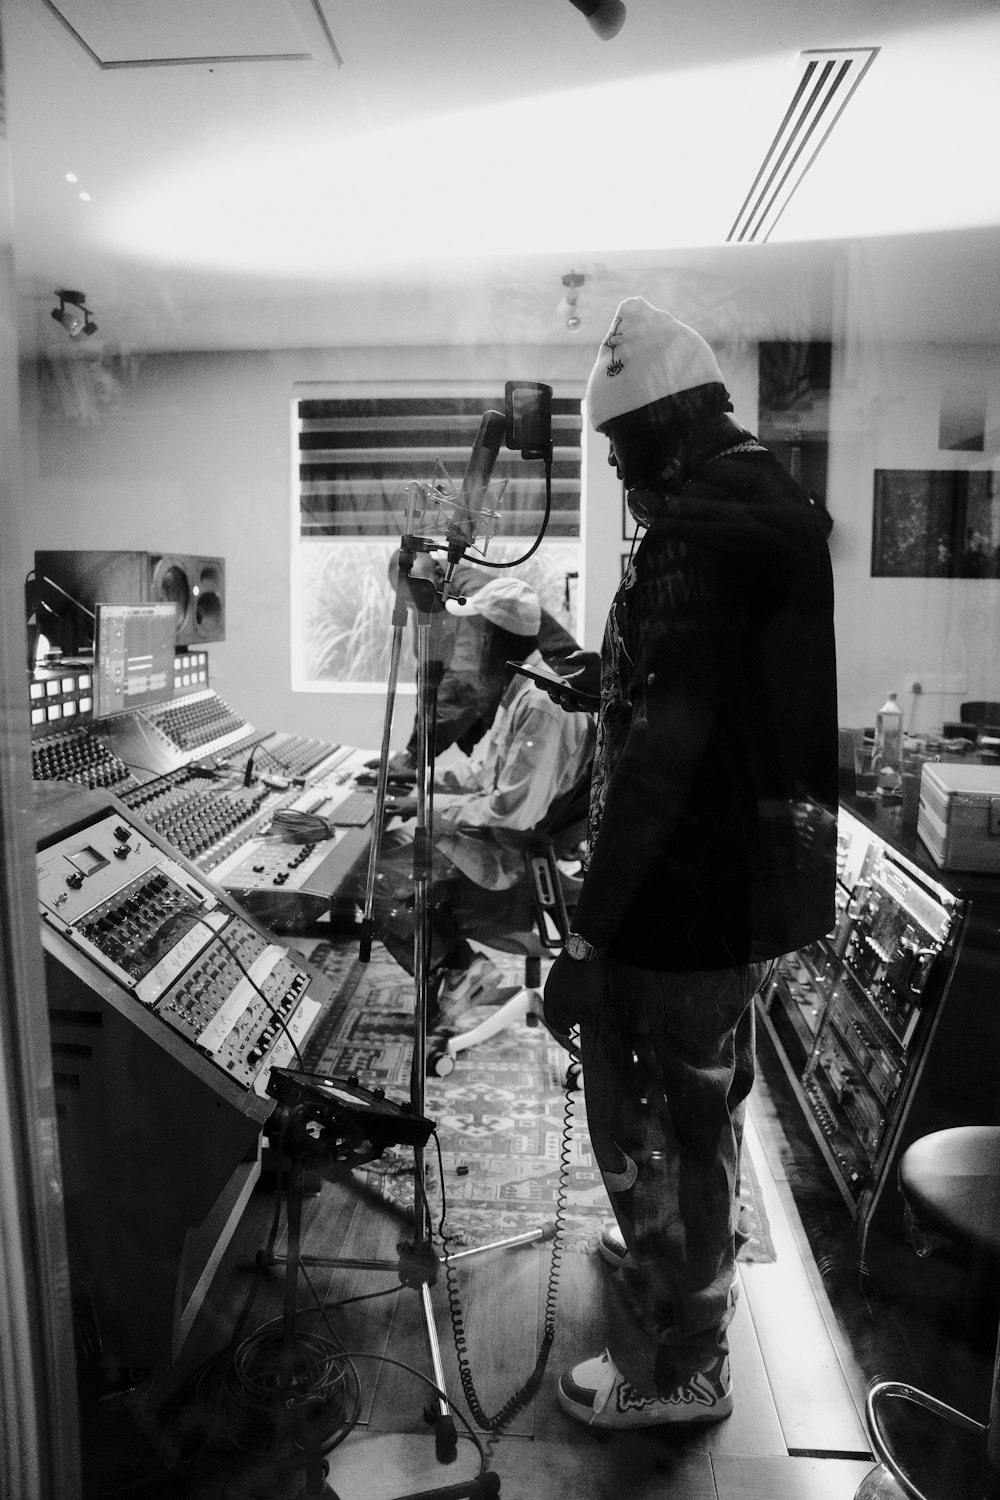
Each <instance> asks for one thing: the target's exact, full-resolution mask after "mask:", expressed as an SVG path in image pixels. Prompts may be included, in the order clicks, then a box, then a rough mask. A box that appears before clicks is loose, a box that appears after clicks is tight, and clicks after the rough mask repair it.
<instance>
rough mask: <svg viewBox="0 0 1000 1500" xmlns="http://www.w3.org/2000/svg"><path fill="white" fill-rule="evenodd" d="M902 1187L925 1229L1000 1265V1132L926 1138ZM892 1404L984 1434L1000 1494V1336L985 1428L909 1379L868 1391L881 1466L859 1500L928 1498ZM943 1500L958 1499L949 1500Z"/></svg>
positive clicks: (869, 1421) (982, 1129) (904, 1165)
mask: <svg viewBox="0 0 1000 1500" xmlns="http://www.w3.org/2000/svg"><path fill="white" fill-rule="evenodd" d="M899 1186H900V1190H901V1191H902V1193H903V1196H904V1198H905V1199H906V1202H907V1204H908V1206H909V1208H910V1209H911V1210H912V1212H913V1214H914V1216H915V1218H916V1221H917V1223H918V1225H920V1226H921V1228H925V1229H926V1230H929V1231H932V1232H934V1233H935V1234H938V1235H942V1236H944V1237H945V1238H946V1239H950V1240H952V1241H958V1242H960V1243H961V1244H963V1245H967V1246H969V1247H970V1248H972V1249H973V1250H975V1251H976V1252H978V1253H979V1254H980V1255H985V1256H987V1257H989V1258H991V1259H992V1260H993V1262H994V1263H995V1264H998V1263H1000V1127H998V1126H992V1125H965V1126H957V1127H955V1128H953V1129H950V1130H938V1131H935V1132H934V1133H933V1134H931V1135H925V1136H922V1137H921V1138H920V1140H917V1141H914V1142H913V1144H912V1145H911V1146H909V1147H907V1149H906V1150H905V1151H904V1152H903V1155H902V1157H901V1158H900V1162H899ZM893 1399H896V1400H901V1401H906V1402H908V1403H910V1404H911V1405H914V1406H917V1407H919V1408H921V1410H923V1411H926V1412H929V1413H931V1414H932V1415H933V1416H934V1417H937V1418H939V1419H940V1420H941V1421H943V1422H945V1423H947V1424H948V1425H950V1426H952V1427H957V1428H961V1429H962V1430H964V1431H966V1432H971V1433H975V1434H977V1435H978V1436H979V1437H980V1438H981V1439H982V1440H983V1444H984V1454H985V1458H986V1461H987V1465H988V1469H989V1474H990V1479H991V1487H990V1489H989V1492H988V1493H989V1495H991V1496H995V1495H997V1494H1000V1337H998V1341H997V1352H996V1358H995V1360H994V1365H993V1379H992V1384H991V1388H990V1407H989V1416H988V1419H987V1421H986V1422H979V1421H976V1420H975V1418H973V1417H969V1416H967V1415H966V1414H965V1413H964V1412H960V1411H956V1410H955V1408H954V1407H952V1406H947V1405H945V1403H944V1402H943V1401H939V1400H938V1399H937V1397H935V1396H931V1395H928V1393H927V1392H926V1391H921V1390H918V1389H917V1388H916V1387H915V1386H912V1385H908V1384H906V1383H905V1382H903V1381H897V1380H879V1381H876V1382H874V1383H873V1384H872V1385H871V1386H870V1387H869V1390H868V1396H867V1400H866V1403H865V1425H866V1427H867V1429H868V1436H869V1439H870V1441H871V1445H872V1452H873V1453H874V1454H875V1455H876V1457H877V1458H878V1459H879V1460H880V1463H879V1466H878V1467H877V1468H875V1469H873V1470H872V1471H871V1473H870V1474H868V1475H866V1476H865V1478H864V1479H863V1480H862V1481H861V1486H860V1488H859V1489H858V1490H857V1491H856V1492H855V1497H854V1500H904V1497H905V1500H928V1497H927V1496H926V1495H925V1494H924V1492H923V1490H921V1489H919V1488H918V1486H917V1484H916V1482H915V1481H914V1480H913V1479H912V1478H910V1477H909V1476H908V1475H907V1474H906V1473H905V1472H904V1471H903V1469H902V1467H901V1465H900V1462H899V1459H898V1457H897V1456H896V1454H895V1453H894V1452H893V1448H892V1444H891V1442H890V1440H889V1439H888V1437H887V1436H886V1434H885V1431H884V1429H883V1427H882V1413H883V1408H884V1407H885V1405H886V1403H887V1402H889V1401H891V1400H893ZM939 1500H951V1497H950V1496H949V1497H945V1496H943V1495H942V1496H940V1497H939Z"/></svg>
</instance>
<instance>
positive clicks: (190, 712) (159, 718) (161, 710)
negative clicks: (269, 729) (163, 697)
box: [142, 688, 254, 755]
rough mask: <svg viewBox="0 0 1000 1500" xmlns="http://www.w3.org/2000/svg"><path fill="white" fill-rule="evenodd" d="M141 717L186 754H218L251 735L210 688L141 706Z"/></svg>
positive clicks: (242, 720) (240, 718)
mask: <svg viewBox="0 0 1000 1500" xmlns="http://www.w3.org/2000/svg"><path fill="white" fill-rule="evenodd" d="M142 717H143V718H144V719H145V720H146V721H147V723H149V724H150V725H152V726H153V728H154V729H156V730H158V731H159V733H160V734H162V735H163V736H165V738H166V739H168V740H169V741H170V742H171V743H172V744H173V745H176V747H177V749H178V750H180V751H182V752H184V753H186V754H188V755H210V754H211V755H217V754H219V753H220V752H221V751H223V750H225V749H227V748H229V747H231V746H235V745H238V744H242V743H243V741H245V740H251V739H252V738H253V733H254V732H253V730H252V729H251V727H250V725H249V724H248V723H247V722H246V720H245V719H243V718H242V717H241V716H240V715H239V714H238V713H236V711H235V710H234V709H232V708H230V706H229V704H228V703H226V702H225V701H224V700H223V699H222V698H220V697H219V695H218V694H217V693H214V692H212V690H211V688H205V689H203V690H202V691H200V692H196V693H188V694H187V696H186V697H182V698H175V699H174V700H173V702H172V703H162V704H159V705H157V706H156V707H152V708H144V709H143V710H142Z"/></svg>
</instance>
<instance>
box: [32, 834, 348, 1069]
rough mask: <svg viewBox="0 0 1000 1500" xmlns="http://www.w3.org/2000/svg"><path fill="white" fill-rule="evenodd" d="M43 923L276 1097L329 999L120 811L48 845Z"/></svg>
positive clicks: (291, 958)
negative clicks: (272, 1083) (269, 1086)
mask: <svg viewBox="0 0 1000 1500" xmlns="http://www.w3.org/2000/svg"><path fill="white" fill-rule="evenodd" d="M38 893H39V902H40V906H41V914H42V919H43V924H44V926H45V927H48V928H49V929H50V930H51V931H52V932H54V933H57V934H59V936H60V937H61V938H62V939H64V940H65V941H67V942H68V943H69V944H70V945H71V946H72V947H73V948H74V949H75V950H76V951H77V952H78V953H79V954H81V955H82V956H83V957H84V958H86V959H88V960H89V961H90V962H91V963H92V964H94V965H96V966H97V968H98V969H99V970H101V971H102V972H103V973H104V974H105V975H107V976H108V977H109V978H110V979H111V980H113V981H115V982H116V983H117V985H118V986H120V987H122V988H123V989H125V990H126V991H128V992H129V993H130V994H131V995H132V996H133V997H134V999H135V1000H136V1001H138V1002H140V1003H141V1005H142V1006H143V1007H144V1008H145V1009H146V1011H147V1012H149V1013H152V1014H154V1015H155V1016H156V1017H158V1018H159V1020H161V1021H162V1022H163V1023H164V1024H165V1025H166V1026H168V1027H169V1028H170V1029H171V1030H172V1031H173V1032H174V1033H176V1034H178V1035H179V1036H181V1037H182V1038H184V1039H185V1040H186V1041H187V1042H189V1043H190V1044H191V1045H192V1047H194V1048H196V1049H197V1051H198V1054H199V1055H200V1056H201V1057H203V1058H206V1059H208V1060H209V1061H210V1062H211V1063H212V1064H214V1065H215V1066H216V1067H217V1068H219V1069H221V1070H223V1071H224V1072H225V1074H226V1075H227V1076H228V1077H229V1078H230V1079H232V1080H233V1081H234V1082H235V1083H236V1084H237V1085H238V1086H239V1087H240V1088H241V1089H244V1090H249V1089H250V1088H253V1089H254V1091H255V1092H256V1093H257V1094H259V1095H261V1096H262V1097H263V1096H264V1093H265V1084H266V1072H267V1069H268V1068H269V1067H270V1066H271V1065H272V1064H277V1065H279V1066H287V1064H288V1061H289V1059H290V1058H292V1057H293V1056H294V1055H295V1054H296V1051H297V1049H298V1047H299V1045H300V1044H301V1042H302V1041H303V1040H304V1038H305V1035H306V1033H307V1032H308V1030H309V1028H310V1026H311V1024H312V1022H313V1020H314V1019H315V1017H316V1015H317V1014H318V1012H319V1009H320V1004H319V1002H318V1001H316V1000H315V999H313V998H312V996H311V994H310V993H309V985H310V974H309V971H308V970H306V969H305V968H303V966H302V964H301V963H300V962H298V961H297V958H296V956H295V955H293V954H292V953H290V952H289V951H288V950H287V949H286V948H284V947H280V946H277V945H275V944H273V943H271V942H270V941H269V939H268V938H267V937H266V936H265V935H264V934H263V933H261V932H260V931H259V930H258V929H257V928H255V927H254V926H253V925H252V924H251V923H250V922H249V921H247V920H246V919H245V918H244V917H242V916H240V915H238V914H236V913H235V912H233V911H232V910H230V909H229V908H227V907H226V905H225V904H224V903H223V902H222V901H221V900H220V899H219V895H218V893H217V892H216V891H215V890H214V889H213V888H212V887H211V886H209V885H208V884H206V883H205V882H204V881H202V880H200V879H199V878H197V876H195V875H193V874H192V873H191V871H190V870H188V869H187V868H185V867H184V866H183V865H181V864H178V863H177V862H176V860H174V859H172V858H171V857H170V856H169V855H168V854H166V853H164V851H163V850H161V849H160V848H159V847H158V846H157V845H156V844H155V843H153V842H152V840H151V839H149V838H147V837H146V836H145V834H143V833H142V832H141V831H140V830H139V829H138V828H137V827H136V826H135V825H134V824H132V823H131V822H129V821H128V820H127V819H126V818H124V817H122V816H121V815H120V814H119V813H118V812H115V811H107V812H103V813H102V814H101V815H100V816H98V817H97V818H96V820H95V821H93V822H91V823H89V824H87V825H86V826H84V827H82V828H79V829H77V830H76V831H74V832H73V833H71V834H69V835H67V836H65V837H63V838H61V839H59V840H57V841H56V842H53V843H52V844H49V845H47V846H46V847H44V848H42V849H40V851H39V854H38Z"/></svg>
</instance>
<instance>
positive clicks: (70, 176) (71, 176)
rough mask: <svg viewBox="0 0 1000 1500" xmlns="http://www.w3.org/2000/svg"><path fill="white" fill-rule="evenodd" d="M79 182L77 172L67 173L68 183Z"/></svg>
mask: <svg viewBox="0 0 1000 1500" xmlns="http://www.w3.org/2000/svg"><path fill="white" fill-rule="evenodd" d="M77 180H78V179H77V175H76V173H75V172H67V173H66V181H67V182H76V181H77Z"/></svg>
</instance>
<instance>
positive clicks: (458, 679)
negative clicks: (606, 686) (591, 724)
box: [389, 552, 599, 771]
mask: <svg viewBox="0 0 1000 1500" xmlns="http://www.w3.org/2000/svg"><path fill="white" fill-rule="evenodd" d="M397 569H398V554H397V553H394V554H393V557H392V561H391V562H390V565H389V577H390V580H391V582H392V585H393V587H394V588H395V586H396V577H397ZM411 572H412V575H413V576H414V577H417V578H430V579H432V580H433V581H434V582H435V583H436V584H438V585H439V586H440V584H441V583H443V582H444V577H445V568H444V565H443V564H442V563H441V562H440V561H439V560H438V559H437V558H435V557H432V556H431V555H430V554H429V553H426V552H421V553H418V554H417V557H416V559H415V561H414V564H413V568H412V570H411ZM500 576H508V577H509V576H510V575H500ZM496 577H497V575H496V573H491V572H490V571H489V569H487V568H481V567H477V566H476V564H475V563H471V562H469V561H468V560H467V559H465V558H463V559H462V561H461V562H459V564H458V566H457V567H456V568H455V572H454V574H453V576H452V581H451V591H452V593H453V594H454V595H459V596H464V597H466V598H469V599H471V598H472V597H473V595H474V594H475V592H476V590H478V589H481V588H482V587H483V586H484V584H486V583H487V582H488V581H489V580H490V579H493V580H494V581H495V580H496ZM506 633H507V632H504V631H501V632H500V634H499V635H498V634H497V632H496V630H495V626H494V622H493V620H491V618H490V615H489V613H488V612H485V613H484V612H482V611H471V612H470V611H464V612H458V611H454V610H448V611H445V612H441V613H438V614H435V615H434V616H433V619H432V623H431V632H430V655H431V661H432V670H433V672H434V673H435V676H436V677H437V718H436V724H435V735H434V753H435V755H440V754H441V753H442V752H443V751H444V750H447V749H448V747H449V745H458V748H459V749H460V750H462V751H463V752H464V753H465V754H466V755H470V754H471V753H472V750H473V748H474V747H475V746H476V745H477V744H478V742H479V741H480V740H481V739H482V737H483V735H484V734H485V733H486V731H487V730H488V729H489V727H490V725H491V724H492V722H493V716H494V714H495V713H496V711H497V706H498V704H499V702H500V699H501V697H502V696H503V693H504V689H505V688H506V687H507V684H508V683H509V682H510V677H511V672H510V668H509V667H508V666H507V657H508V655H509V654H510V653H509V652H508V651H507V648H506V645H505V643H504V640H503V639H502V636H503V635H505V634H506ZM537 634H538V649H539V651H540V652H541V654H542V657H543V658H544V660H545V662H546V663H547V665H548V666H549V667H551V668H552V670H553V671H554V672H558V673H559V674H560V676H562V675H565V674H567V673H577V672H580V673H581V676H586V675H587V674H588V673H589V674H590V675H591V676H595V675H596V673H597V672H598V671H599V663H598V658H597V656H596V654H595V653H593V652H585V651H581V649H580V647H579V646H578V645H577V643H576V641H575V640H574V639H573V637H572V636H571V635H570V633H569V631H568V630H566V629H564V627H563V626H562V625H560V624H559V621H558V620H557V619H556V618H555V617H554V616H553V615H551V614H549V612H548V610H546V609H541V611H540V618H539V627H538V632H537ZM416 764H417V731H416V726H415V725H414V729H413V733H412V734H411V735H410V739H409V743H408V744H407V746H406V749H405V750H400V751H398V752H397V753H396V754H395V755H394V756H393V757H392V761H391V768H392V770H394V771H413V770H415V769H416Z"/></svg>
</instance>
